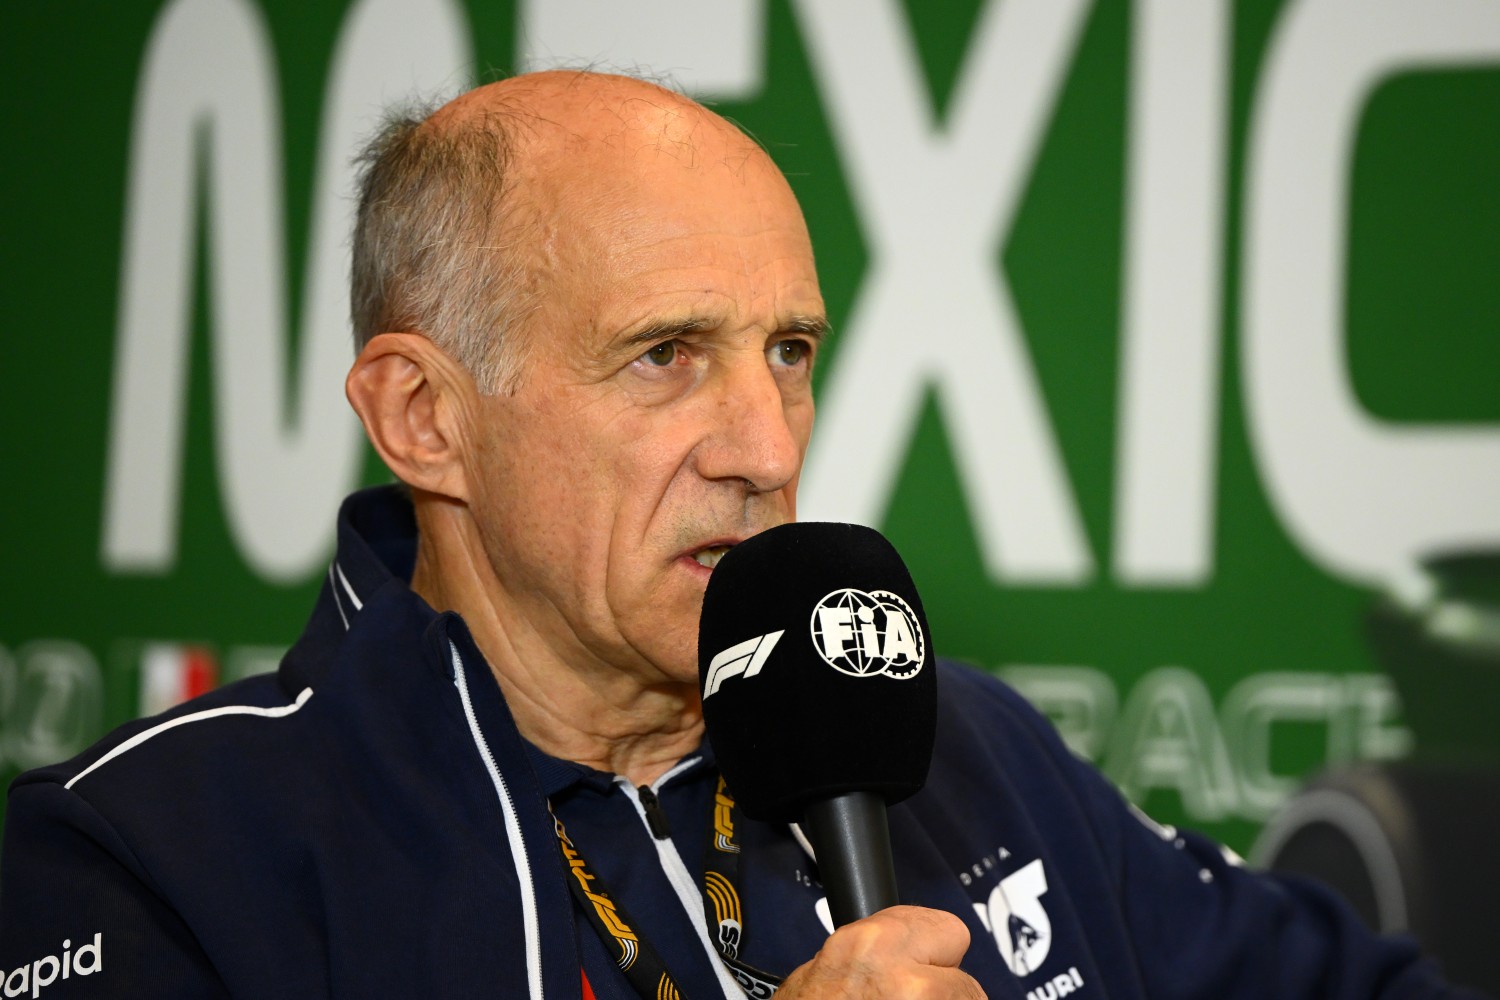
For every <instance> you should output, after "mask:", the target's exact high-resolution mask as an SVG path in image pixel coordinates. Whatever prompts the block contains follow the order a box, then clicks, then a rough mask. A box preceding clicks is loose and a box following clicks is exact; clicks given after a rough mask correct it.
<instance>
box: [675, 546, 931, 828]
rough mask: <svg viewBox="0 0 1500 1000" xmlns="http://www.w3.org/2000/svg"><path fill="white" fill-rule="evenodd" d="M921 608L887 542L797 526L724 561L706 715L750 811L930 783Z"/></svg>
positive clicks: (705, 672)
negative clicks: (928, 780) (838, 795)
mask: <svg viewBox="0 0 1500 1000" xmlns="http://www.w3.org/2000/svg"><path fill="white" fill-rule="evenodd" d="M932 658H933V654H932V644H931V638H930V633H929V632H928V628H927V619H926V616H925V615H924V613H923V611H922V602H921V599H920V598H919V597H918V596H917V590H916V587H915V586H914V585H913V584H912V581H911V574H910V573H908V572H907V569H906V564H905V563H903V562H902V561H901V557H900V556H899V555H898V554H897V553H896V550H895V549H894V548H893V547H892V546H891V544H890V542H888V541H886V540H885V538H884V537H883V536H882V535H881V534H880V533H879V532H878V531H875V530H873V529H871V528H865V527H861V526H858V525H853V524H828V523H818V522H799V523H794V524H785V525H781V526H780V527H776V528H771V529H770V530H768V531H764V532H761V533H760V534H758V535H755V536H753V537H751V538H749V539H747V540H746V541H743V542H741V543H740V544H738V545H736V546H735V547H734V548H732V549H730V550H729V551H728V552H727V553H725V555H724V557H723V559H722V560H721V561H720V562H719V564H718V566H717V567H715V569H714V572H713V576H711V577H710V578H709V582H708V590H707V592H706V593H705V594H704V598H703V617H702V620H701V623H700V625H699V630H698V669H699V677H700V680H701V681H702V684H703V688H702V694H703V717H704V723H705V725H706V727H707V730H708V738H709V742H710V743H711V744H712V746H713V749H714V755H715V756H716V757H717V758H718V764H719V770H720V772H721V773H722V774H723V775H724V780H725V782H726V783H727V784H728V786H729V789H730V791H732V792H733V793H734V796H735V799H736V801H737V802H738V803H739V804H740V806H741V808H743V809H744V811H745V814H746V815H747V816H750V817H752V818H755V819H761V820H766V821H769V822H798V821H800V820H801V818H802V810H803V807H804V806H805V805H806V804H807V803H809V802H812V801H816V800H819V799H825V798H828V797H829V796H832V795H837V794H841V793H844V792H852V791H868V792H874V793H877V794H879V795H881V796H882V797H883V798H884V799H885V800H886V802H887V803H895V802H899V801H900V800H902V799H904V798H906V797H907V796H909V795H911V794H912V793H914V792H916V791H917V790H918V789H919V788H921V787H922V784H923V782H925V781H926V780H927V768H928V764H929V763H930V762H931V758H932V741H933V736H934V731H935V728H936V718H937V671H936V669H935V668H934V667H933V665H932Z"/></svg>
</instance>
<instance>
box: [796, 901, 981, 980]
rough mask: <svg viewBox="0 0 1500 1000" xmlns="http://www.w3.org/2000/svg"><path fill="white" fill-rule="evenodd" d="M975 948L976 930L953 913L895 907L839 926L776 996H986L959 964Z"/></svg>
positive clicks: (917, 907) (910, 907)
mask: <svg viewBox="0 0 1500 1000" xmlns="http://www.w3.org/2000/svg"><path fill="white" fill-rule="evenodd" d="M968 950H969V929H968V928H967V927H965V926H964V922H963V921H962V920H960V919H958V918H957V917H955V916H954V915H953V914H951V913H945V912H943V911H942V910H928V909H924V908H923V907H920V906H892V907H890V908H889V909H885V910H881V911H880V912H879V913H876V914H872V915H871V916H868V917H865V918H864V919H863V920H856V921H854V923H852V924H845V925H844V926H843V927H840V928H839V929H838V930H836V931H834V932H833V936H832V937H830V938H829V939H828V940H827V941H825V942H824V943H823V947H822V949H821V950H820V951H819V952H818V953H817V954H816V955H814V956H813V958H812V961H810V962H808V963H807V964H806V965H804V966H802V967H801V968H799V969H797V970H796V971H795V972H793V973H792V974H791V975H790V976H788V977H787V980H786V982H785V983H783V984H782V986H781V989H779V990H777V991H776V1000H838V998H841V997H851V998H861V1000H879V998H882V997H890V998H892V1000H895V998H903V1000H939V998H953V1000H984V990H982V989H980V987H979V984H978V983H977V982H975V981H974V978H973V977H972V976H970V975H969V974H968V973H966V972H964V971H962V970H961V969H959V967H958V963H959V961H960V960H961V959H962V958H963V957H964V952H966V951H968Z"/></svg>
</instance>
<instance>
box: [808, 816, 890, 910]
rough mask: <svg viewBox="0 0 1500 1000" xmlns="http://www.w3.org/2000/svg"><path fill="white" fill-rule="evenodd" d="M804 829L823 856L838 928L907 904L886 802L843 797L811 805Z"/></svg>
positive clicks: (821, 864)
mask: <svg viewBox="0 0 1500 1000" xmlns="http://www.w3.org/2000/svg"><path fill="white" fill-rule="evenodd" d="M802 827H803V830H804V831H805V832H806V833H807V839H808V840H809V841H811V842H812V846H813V851H814V852H815V853H816V854H817V858H818V872H819V874H820V875H821V876H822V878H823V889H824V891H825V892H827V893H828V910H829V915H830V916H832V918H833V925H834V926H835V927H842V926H844V925H845V924H847V923H850V922H852V921H855V920H858V919H859V918H861V917H868V916H869V915H870V914H872V913H874V912H876V911H877V910H883V909H885V908H886V907H887V906H895V905H896V904H897V903H899V902H900V901H901V900H900V894H899V892H898V891H897V889H896V867H895V863H894V862H893V861H892V860H891V830H890V824H889V822H888V821H887V819H886V812H885V799H884V798H882V797H881V796H879V795H877V794H876V793H874V792H843V793H841V794H839V795H835V796H834V797H832V798H829V799H822V800H819V801H817V802H812V803H809V804H808V806H807V808H806V809H804V810H803V813H802Z"/></svg>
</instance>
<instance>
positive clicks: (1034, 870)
mask: <svg viewBox="0 0 1500 1000" xmlns="http://www.w3.org/2000/svg"><path fill="white" fill-rule="evenodd" d="M353 307H354V322H355V330H356V336H357V339H358V341H359V345H360V352H359V356H358V359H357V360H356V362H355V364H354V367H353V370H352V371H351V372H350V375H349V379H348V385H347V388H348V394H349V398H350V400H351V402H352V403H353V405H354V407H355V409H356V410H357V411H358V413H359V415H360V418H361V420H362V421H363V422H364V426H365V429H366V431H367V432H368V434H369V437H370V440H371V442H372V443H373V444H374V446H375V448H376V449H377V450H378V451H379V453H380V455H381V457H382V458H383V459H384V460H385V462H386V464H387V465H388V466H389V467H390V469H391V470H392V472H394V473H395V475H396V476H397V477H398V478H399V479H400V480H401V481H402V482H403V483H405V484H406V486H407V487H408V488H409V496H408V495H407V494H406V493H403V492H398V491H397V490H396V489H394V488H387V489H383V490H376V491H368V492H366V493H363V494H357V495H356V496H354V497H352V498H351V499H350V500H349V501H348V502H347V503H346V504H345V507H344V510H343V512H342V514H341V516H340V525H339V542H338V552H337V555H336V558H335V561H334V562H333V564H332V565H331V566H330V568H329V572H328V578H327V581H326V583H325V585H324V587H323V591H322V594H321V597H320V599H319V603H318V607H317V608H316V610H315V612H314V614H313V618H312V620H311V622H310V623H309V625H308V627H307V630H306V632H305V633H304V634H303V637H302V638H301V639H300V640H299V641H298V642H297V644H296V645H295V646H294V647H293V648H292V649H291V650H290V652H289V653H288V654H287V657H286V659H285V661H284V663H283V665H282V667H281V670H280V671H279V672H278V674H277V675H276V676H274V677H272V676H266V677H261V678H254V679H251V680H249V681H246V682H242V683H240V684H237V685H233V686H230V687H228V688H225V689H221V690H220V691H218V692H215V693H213V694H211V695H209V696H207V697H205V698H203V699H200V700H198V701H197V702H193V703H190V704H188V705H186V706H183V707H181V708H179V709H177V710H175V711H174V712H172V713H169V714H168V715H166V716H163V717H161V718H157V719H148V720H142V721H140V722H138V723H135V724H133V725H131V726H128V727H125V728H124V729H122V730H120V731H119V732H117V733H115V734H113V735H112V736H110V737H109V738H107V739H106V740H104V741H103V742H101V743H100V744H99V745H97V746H96V747H94V748H92V749H90V750H89V751H87V752H85V753H84V754H82V755H81V756H80V757H78V758H76V759H75V760H73V761H71V762H69V763H67V764H63V765H59V766H57V767H54V768H48V769H44V770H41V771H37V772H33V773H31V774H29V775H26V776H23V777H22V778H21V779H19V780H18V782H17V784H16V786H15V787H14V789H13V791H12V797H11V807H10V810H11V811H10V822H9V828H8V829H7V832H6V841H5V848H4V858H3V877H4V888H3V893H0V974H3V977H4V978H3V979H0V985H3V992H4V995H6V996H19V995H22V994H23V993H29V995H32V996H35V995H38V993H39V991H41V990H46V991H48V995H49V996H58V997H61V996H68V995H79V996H84V995H94V996H110V997H119V996H152V997H176V996H182V997H217V996H244V997H257V998H259V997H273V996H286V997H312V996H358V997H373V996H424V997H427V996H443V997H449V996H455V997H456V996H502V997H510V996H516V997H519V996H530V997H533V998H536V997H541V996H544V995H545V996H548V997H570V996H571V997H578V996H580V995H583V996H589V995H597V996H599V997H620V998H623V997H630V996H634V995H642V996H647V997H660V998H668V997H679V996H687V997H694V998H700V1000H701V998H703V997H713V996H718V997H731V998H733V997H739V996H742V995H749V996H767V995H769V994H770V993H771V992H772V991H773V990H776V989H777V987H778V985H779V990H780V993H781V995H782V996H784V997H787V998H789V1000H790V998H794V997H816V998H833V997H886V996H889V997H975V996H982V995H988V996H991V997H997V998H999V997H1013V998H1021V997H1030V998H1041V997H1047V998H1052V997H1056V996H1060V995H1065V994H1068V993H1073V992H1080V993H1084V994H1086V995H1087V994H1091V995H1093V996H1097V997H1100V998H1103V997H1123V998H1142V997H1146V996H1152V997H1231V996H1234V997H1247V998H1248V997H1266V996H1301V997H1314V996H1320V997H1321V996H1335V997H1369V996H1391V997H1396V996H1401V997H1405V996H1419V995H1420V996H1426V995H1429V994H1431V993H1435V992H1436V991H1438V990H1439V989H1440V987H1438V986H1437V985H1436V982H1435V980H1434V978H1433V974H1432V972H1431V970H1430V969H1429V968H1427V967H1426V966H1425V965H1423V964H1422V963H1420V962H1418V961H1417V959H1416V956H1415V954H1414V951H1413V949H1412V948H1411V947H1410V946H1409V945H1403V944H1399V943H1392V942H1383V941H1378V940H1376V939H1373V938H1371V937H1369V936H1368V935H1366V934H1365V933H1364V932H1363V931H1362V930H1360V929H1359V928H1358V927H1357V926H1356V924H1355V923H1354V921H1353V918H1352V917H1351V916H1350V915H1349V913H1348V912H1347V911H1345V910H1344V909H1342V908H1340V907H1339V906H1338V905H1337V904H1335V903H1334V902H1333V901H1332V900H1330V899H1329V898H1327V897H1325V896H1323V895H1322V894H1320V893H1318V892H1317V891H1315V890H1311V889H1308V888H1305V887H1298V886H1287V885H1282V884H1278V883H1271V882H1269V881H1268V880H1265V879H1263V878H1261V877H1259V876H1254V875H1251V874H1248V873H1246V872H1243V871H1241V870H1240V869H1238V868H1236V867H1235V866H1234V865H1232V864H1231V863H1230V862H1228V861H1226V860H1225V858H1224V857H1223V856H1222V855H1221V853H1220V852H1219V851H1218V850H1217V849H1216V848H1214V847H1213V846H1212V845H1209V844H1207V843H1205V842H1202V841H1200V840H1198V839H1196V838H1193V837H1191V836H1190V835H1184V836H1178V835H1177V834H1175V832H1173V831H1168V830H1162V829H1160V828H1154V827H1151V826H1149V825H1148V824H1146V823H1143V822H1141V821H1139V820H1138V819H1137V818H1135V817H1134V816H1132V815H1131V814H1130V812H1129V811H1128V809H1127V807H1125V806H1124V804H1123V803H1122V802H1121V801H1120V800H1119V798H1118V797H1117V796H1116V795H1115V794H1114V793H1113V791H1112V790H1110V789H1109V788H1108V787H1107V786H1106V785H1105V784H1104V783H1103V782H1102V780H1100V779H1099V778H1098V777H1097V776H1095V775H1094V774H1093V773H1092V772H1090V771H1088V770H1087V769H1086V768H1085V767H1084V766H1083V765H1081V764H1079V763H1078V762H1076V761H1075V760H1073V759H1072V758H1071V757H1070V756H1069V755H1068V753H1067V752H1066V751H1065V750H1064V749H1063V747H1062V745H1061V744H1060V742H1059V741H1058V740H1057V739H1056V737H1055V736H1054V735H1053V734H1052V733H1051V732H1050V731H1049V730H1048V729H1047V728H1046V726H1045V723H1043V722H1042V721H1041V720H1040V719H1039V717H1038V716H1036V715H1035V714H1034V713H1032V712H1031V711H1030V710H1029V709H1027V708H1026V707H1025V705H1024V704H1023V703H1022V702H1021V701H1020V700H1019V699H1018V698H1017V697H1016V696H1015V695H1014V694H1013V693H1011V692H1009V691H1008V690H1006V689H1004V688H1003V687H1001V686H1000V685H999V684H998V683H996V682H994V681H992V680H990V679H989V678H987V677H984V676H981V675H979V674H977V673H973V672H969V671H964V670H960V669H957V668H952V667H944V668H942V669H943V671H944V672H943V674H942V687H941V689H940V691H941V693H940V705H939V710H938V711H939V733H940V735H939V738H938V747H937V750H936V752H935V758H934V764H933V770H932V777H931V779H930V781H929V784H928V787H927V788H926V789H925V790H924V791H923V792H922V793H920V794H919V795H917V796H916V797H915V798H913V799H912V800H910V801H909V802H908V803H906V804H903V805H902V806H899V807H897V808H896V809H895V810H894V811H893V814H892V821H891V822H892V839H893V843H894V845H895V849H896V855H897V856H896V867H897V873H898V876H899V878H900V881H901V885H902V893H903V898H904V899H906V900H907V901H908V902H911V903H914V904H918V905H911V906H901V907H895V908H892V909H889V910H885V911H882V912H881V913H878V914H876V915H874V916H872V917H868V918H866V919H864V920H861V921H857V922H855V923H853V924H850V925H848V926H847V927H844V928H841V929H839V930H838V931H837V932H836V933H832V934H830V931H829V928H828V926H827V924H826V903H824V902H823V893H822V889H821V886H820V884H819V882H818V870H817V865H816V861H815V860H814V859H813V858H812V857H811V856H810V854H809V852H808V851H807V850H806V849H805V848H804V846H803V842H802V841H801V840H800V837H799V835H798V833H797V831H795V830H790V829H786V828H779V827H775V826H772V825H769V824H760V823H754V822H751V821H749V820H746V819H744V818H743V817H740V816H738V814H737V812H736V811H735V810H734V809H733V807H732V789H726V788H725V787H723V785H722V783H721V782H720V781H719V780H718V778H717V772H716V770H715V768H714V763H713V759H712V753H711V751H710V750H709V748H708V747H707V746H706V745H705V744H704V743H703V740H702V728H703V727H702V717H701V712H700V703H699V698H698V693H697V666H696V637H697V619H698V613H699V609H700V606H701V604H702V598H703V593H704V587H705V584H706V582H707V580H708V578H709V576H710V574H711V573H712V572H713V567H714V565H715V563H716V562H717V561H718V559H719V557H720V556H721V555H722V554H723V553H724V552H725V551H726V550H727V549H728V548H729V547H730V546H733V545H734V544H736V543H737V542H739V541H742V540H743V539H745V538H747V537H749V536H750V535H753V534H755V533H756V532H759V531H761V530H764V529H765V528H768V527H771V526H774V525H778V524H781V523H783V522H786V521H789V520H791V519H793V518H794V517H795V513H796V509H795V499H796V486H797V476H798V472H799V469H800V466H801V462H802V458H803V454H804V452H805V450H806V447H807V443H808V437H809V434H810V433H811V430H812V420H813V401H812V394H811V369H812V365H813V362H814V359H815V357H816V355H817V351H818V342H819V338H820V336H821V334H822V332H823V330H824V328H825V326H826V321H825V318H824V310H823V302H822V299H821V298H820V296H819V291H818V282H817V276H816V274H815V271H814V266H813V255H812V249H811V246H810V245H809V241H808V236H807V231H806V228H805V226H804V224H803V221H802V217H801V213H800V211H799V210H798V207H797V204H796V201H795V200H794V198H793V196H792V193H791V191H790V189H789V188H788V187H787V184H786V182H785V181H784V180H783V178H782V177H781V175H780V174H779V173H778V171H777V170H776V168H775V167H774V166H773V165H772V163H771V162H770V160H769V159H768V158H767V157H766V156H765V154H764V153H763V152H762V151H761V150H760V149H758V148H757V147H756V146H755V145H754V144H753V143H752V142H750V141H749V140H748V139H746V138H745V136H743V135H742V134H741V133H740V132H738V131H737V130H736V129H735V128H733V127H732V126H730V125H729V124H728V123H726V122H725V121H724V120H722V119H720V118H718V117H717V116H715V115H713V114H712V113H710V112H708V111H706V110H705V109H703V108H702V107H699V106H698V105H696V104H694V103H692V102H690V101H688V100H686V99H684V98H682V97H680V96H678V95H675V94H672V93H669V92H667V91H664V90H662V89H660V88H658V87H656V86H653V85H650V84H646V83H642V82H639V81H635V80H629V79H624V78H620V77H612V76H604V75H598V74H588V73H544V74H537V75H531V76H523V77H518V78H515V79H512V80H508V81H505V82H502V83H497V84H493V85H490V86H487V87H483V88H480V89H479V90H476V91H474V92H472V93H469V94H466V95H464V96H463V97H460V98H459V99H457V100H455V101H453V102H452V103H450V104H448V105H446V106H445V107H443V108H441V109H440V110H438V111H437V112H436V113H434V114H432V115H431V116H430V117H428V118H426V119H425V120H420V121H406V122H399V123H396V124H394V125H393V126H391V127H390V128H389V129H388V130H387V131H386V132H385V133H384V134H383V135H382V136H380V137H379V138H378V139H377V140H376V142H375V144H374V145H373V147H372V149H371V151H370V153H369V155H368V158H367V167H366V175H365V184H364V190H363V195H362V201H361V205H360V213H359V223H358V230H357V232H356V237H355V260H354V288H353ZM892 363H893V364H898V363H901V359H899V358H893V359H892ZM715 836H718V837H721V838H724V839H723V842H725V843H730V844H732V848H731V851H730V852H728V856H729V857H730V858H731V859H732V861H730V862H728V863H711V862H710V860H709V858H708V855H709V851H710V848H709V846H708V845H710V844H712V843H713V842H714V838H715ZM720 850H722V848H720ZM971 940H972V942H973V943H972V944H971ZM783 980H784V981H783Z"/></svg>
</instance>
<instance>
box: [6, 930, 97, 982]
mask: <svg viewBox="0 0 1500 1000" xmlns="http://www.w3.org/2000/svg"><path fill="white" fill-rule="evenodd" d="M103 971H104V933H103V932H102V931H100V932H99V933H97V934H95V935H94V940H92V941H90V942H89V943H88V944H84V945H79V947H78V949H77V950H76V951H75V950H73V941H72V939H71V938H68V939H64V940H63V943H62V955H61V957H59V956H57V955H44V956H42V957H41V958H39V959H37V960H36V961H35V962H32V963H31V964H29V965H20V966H17V967H16V968H15V969H12V970H11V971H10V973H9V974H7V973H6V972H5V971H4V970H0V984H3V988H4V992H5V995H6V996H8V997H19V996H26V995H27V994H28V993H29V994H30V995H31V996H33V997H36V996H40V995H41V993H42V987H44V986H51V985H52V984H53V983H55V982H57V981H58V980H59V979H71V978H72V977H74V976H92V975H93V974H94V973H96V972H103Z"/></svg>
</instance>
